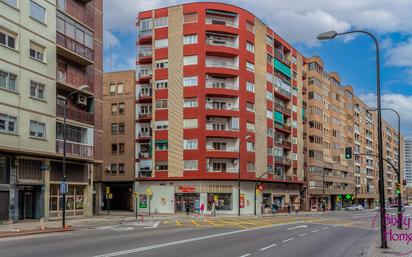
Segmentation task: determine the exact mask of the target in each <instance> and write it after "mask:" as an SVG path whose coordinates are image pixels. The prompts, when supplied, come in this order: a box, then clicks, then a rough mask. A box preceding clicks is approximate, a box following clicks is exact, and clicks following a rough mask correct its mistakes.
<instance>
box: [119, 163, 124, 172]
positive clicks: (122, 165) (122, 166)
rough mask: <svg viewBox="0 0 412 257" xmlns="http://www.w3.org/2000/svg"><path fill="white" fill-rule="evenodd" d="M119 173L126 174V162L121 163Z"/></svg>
mask: <svg viewBox="0 0 412 257" xmlns="http://www.w3.org/2000/svg"><path fill="white" fill-rule="evenodd" d="M119 174H124V163H119Z"/></svg>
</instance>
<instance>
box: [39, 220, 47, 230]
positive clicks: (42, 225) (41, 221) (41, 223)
mask: <svg viewBox="0 0 412 257" xmlns="http://www.w3.org/2000/svg"><path fill="white" fill-rule="evenodd" d="M40 228H41V230H42V231H44V230H45V229H46V227H45V226H44V218H41V219H40Z"/></svg>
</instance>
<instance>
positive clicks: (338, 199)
mask: <svg viewBox="0 0 412 257" xmlns="http://www.w3.org/2000/svg"><path fill="white" fill-rule="evenodd" d="M346 195H347V194H325V207H326V210H327V211H339V210H343V209H345V208H346V207H349V206H352V205H362V206H363V207H364V208H366V209H371V208H374V207H375V204H376V201H375V199H374V198H373V197H372V198H359V197H358V198H356V197H354V195H351V194H349V195H350V197H351V198H349V199H347V198H346ZM322 203H323V201H322V195H321V194H319V195H316V194H312V195H310V196H309V206H310V210H311V211H321V210H322Z"/></svg>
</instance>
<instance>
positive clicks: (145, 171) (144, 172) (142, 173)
mask: <svg viewBox="0 0 412 257" xmlns="http://www.w3.org/2000/svg"><path fill="white" fill-rule="evenodd" d="M139 177H141V178H150V177H152V169H151V168H150V167H149V168H140V170H139Z"/></svg>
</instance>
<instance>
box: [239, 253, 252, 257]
mask: <svg viewBox="0 0 412 257" xmlns="http://www.w3.org/2000/svg"><path fill="white" fill-rule="evenodd" d="M247 256H250V253H247V254H244V255H242V256H240V257H247Z"/></svg>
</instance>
